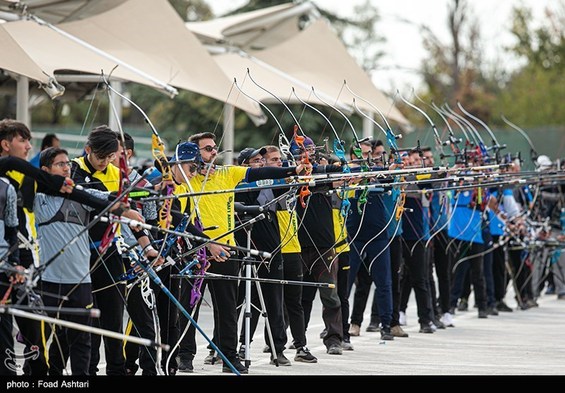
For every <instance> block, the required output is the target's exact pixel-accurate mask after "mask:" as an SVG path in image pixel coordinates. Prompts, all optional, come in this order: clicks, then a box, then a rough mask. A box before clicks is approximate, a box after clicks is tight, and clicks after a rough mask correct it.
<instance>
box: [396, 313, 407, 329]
mask: <svg viewBox="0 0 565 393" xmlns="http://www.w3.org/2000/svg"><path fill="white" fill-rule="evenodd" d="M398 323H399V324H400V326H406V313H405V312H404V311H400V312H399V313H398Z"/></svg>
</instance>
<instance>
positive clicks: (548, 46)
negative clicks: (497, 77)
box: [494, 1, 565, 127]
mask: <svg viewBox="0 0 565 393" xmlns="http://www.w3.org/2000/svg"><path fill="white" fill-rule="evenodd" d="M545 16H546V18H545V20H544V23H543V25H541V26H539V27H537V28H534V27H532V22H531V21H532V13H531V10H529V9H528V8H522V7H518V8H515V9H514V12H513V25H512V30H511V32H512V34H513V35H514V37H515V38H516V43H515V44H514V45H513V46H511V47H510V48H509V51H510V52H511V53H513V54H515V55H516V56H518V57H519V58H520V59H522V60H523V61H525V65H524V66H523V67H520V68H518V69H517V70H516V71H514V72H513V73H512V74H511V76H510V78H509V80H508V82H507V83H506V85H505V86H504V87H505V88H504V90H503V91H502V92H501V94H500V96H499V98H498V100H497V101H496V105H495V107H494V110H496V112H497V113H504V114H505V115H506V116H507V117H509V118H511V119H514V120H513V121H514V122H516V123H518V124H520V125H522V126H525V127H531V126H538V125H563V124H565V112H564V111H563V101H564V100H565V27H564V26H565V2H564V1H560V2H559V3H558V4H557V5H556V7H555V8H554V9H551V8H548V9H546V10H545Z"/></svg>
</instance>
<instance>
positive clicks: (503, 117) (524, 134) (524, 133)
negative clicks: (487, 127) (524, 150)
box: [500, 115, 538, 162]
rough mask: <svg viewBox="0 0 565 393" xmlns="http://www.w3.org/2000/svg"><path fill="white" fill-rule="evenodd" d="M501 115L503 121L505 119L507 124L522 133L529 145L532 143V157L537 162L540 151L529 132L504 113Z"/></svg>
mask: <svg viewBox="0 0 565 393" xmlns="http://www.w3.org/2000/svg"><path fill="white" fill-rule="evenodd" d="M500 117H501V118H502V121H504V122H505V123H506V124H508V125H509V126H510V127H512V128H513V129H514V130H516V131H518V132H519V133H520V135H522V136H523V137H524V139H525V140H526V141H527V142H528V145H530V158H531V160H532V161H533V162H535V160H536V159H537V157H538V152H537V150H536V147H535V146H534V143H533V142H532V140H531V139H530V137H529V136H528V134H526V131H524V130H523V129H521V128H520V127H518V126H517V125H516V124H514V123H512V122H511V121H510V120H508V119H507V118H506V117H505V116H504V115H500Z"/></svg>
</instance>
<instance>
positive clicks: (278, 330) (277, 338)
mask: <svg viewBox="0 0 565 393" xmlns="http://www.w3.org/2000/svg"><path fill="white" fill-rule="evenodd" d="M242 274H245V266H244V267H243V272H242ZM257 276H258V277H260V278H271V279H278V280H282V279H283V278H284V274H283V259H282V255H281V253H280V252H278V253H276V254H273V255H272V257H271V259H270V264H269V265H266V264H261V266H260V267H259V268H258V269H257ZM242 284H243V288H245V284H246V282H245V281H242ZM259 285H260V286H261V292H262V294H263V301H264V302H265V310H264V311H265V312H266V314H267V318H268V321H269V326H270V328H271V334H272V336H273V342H274V348H275V352H276V353H281V352H283V351H284V349H285V345H286V342H287V336H286V325H285V321H284V301H283V299H284V295H283V293H284V291H283V285H282V284H271V283H260V284H259ZM241 288H242V285H241V284H240V295H241V291H242V289H241ZM243 295H244V296H245V289H243ZM240 298H241V296H240ZM250 301H251V304H252V306H251V318H250V325H249V328H250V340H251V339H252V338H253V335H254V334H255V330H256V329H257V323H258V322H259V314H260V313H259V310H261V302H260V300H259V294H258V292H257V283H254V282H251V299H250ZM246 323H247V319H246V318H244V319H243V323H242V326H241V332H240V335H239V342H240V343H245V326H246ZM250 342H251V341H250Z"/></svg>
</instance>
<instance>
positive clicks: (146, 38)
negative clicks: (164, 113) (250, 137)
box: [0, 0, 263, 118]
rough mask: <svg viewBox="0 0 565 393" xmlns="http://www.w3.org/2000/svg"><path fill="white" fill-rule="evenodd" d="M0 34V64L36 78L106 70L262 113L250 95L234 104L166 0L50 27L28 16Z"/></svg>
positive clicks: (141, 1) (134, 0)
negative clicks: (1, 48) (250, 98)
mask: <svg viewBox="0 0 565 393" xmlns="http://www.w3.org/2000/svg"><path fill="white" fill-rule="evenodd" d="M97 11H99V10H97ZM58 29H60V30H61V32H57V30H58ZM0 32H1V33H0V42H1V43H4V42H7V43H9V44H10V45H9V46H8V45H6V48H7V50H9V52H8V51H4V47H3V56H1V57H0V68H2V69H6V70H9V71H12V72H14V73H17V74H20V75H25V76H27V77H29V78H31V79H35V80H38V81H40V82H41V83H43V84H46V83H48V82H49V77H53V76H54V75H55V73H56V72H62V71H68V70H72V71H79V72H85V73H89V74H93V75H100V74H101V73H104V74H105V75H108V74H110V73H111V74H112V77H113V78H116V79H120V80H125V81H132V82H136V83H141V84H146V85H149V86H153V87H160V86H156V85H155V82H154V81H155V80H160V81H163V83H164V84H170V85H173V86H176V87H179V88H182V89H186V90H190V91H194V92H197V93H200V94H203V95H206V96H209V97H212V98H215V99H217V100H220V101H222V102H226V103H229V104H231V105H234V106H235V107H237V108H240V109H242V110H244V111H246V112H248V113H249V114H250V115H251V116H255V117H258V118H260V117H262V115H263V114H262V111H261V110H260V107H259V106H258V105H257V104H256V103H254V102H253V101H252V100H249V99H247V98H245V97H243V98H241V97H240V98H238V99H237V102H235V98H234V97H233V96H231V95H230V92H231V91H232V88H233V86H232V83H231V81H230V80H229V79H228V78H227V77H226V75H225V74H224V73H223V72H222V70H221V69H220V68H219V67H218V65H217V64H216V62H215V61H214V60H212V58H211V56H210V55H209V54H208V53H207V51H206V50H205V49H204V48H203V47H202V45H201V44H200V42H199V41H198V40H197V39H196V38H195V37H194V35H193V34H192V33H190V32H189V31H188V30H187V29H186V28H185V26H184V24H183V21H182V19H181V18H180V17H179V16H178V14H176V12H175V11H174V10H173V9H172V7H171V6H170V4H169V3H168V2H167V1H166V0H129V1H126V2H122V3H121V4H120V5H118V6H116V7H113V8H111V9H109V10H107V11H106V12H101V13H97V14H96V15H94V16H91V17H89V18H85V19H81V20H78V21H73V22H68V23H63V24H60V25H57V26H55V27H54V28H50V27H49V26H47V25H45V24H44V25H40V24H39V23H36V22H33V21H30V20H21V21H15V22H8V23H2V24H0ZM171 37H175V39H171ZM33 63H34V64H35V66H33V65H30V64H33ZM130 65H135V67H134V66H130ZM116 66H117V67H116ZM149 77H150V78H149ZM26 98H27V97H26ZM26 105H27V102H26Z"/></svg>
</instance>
